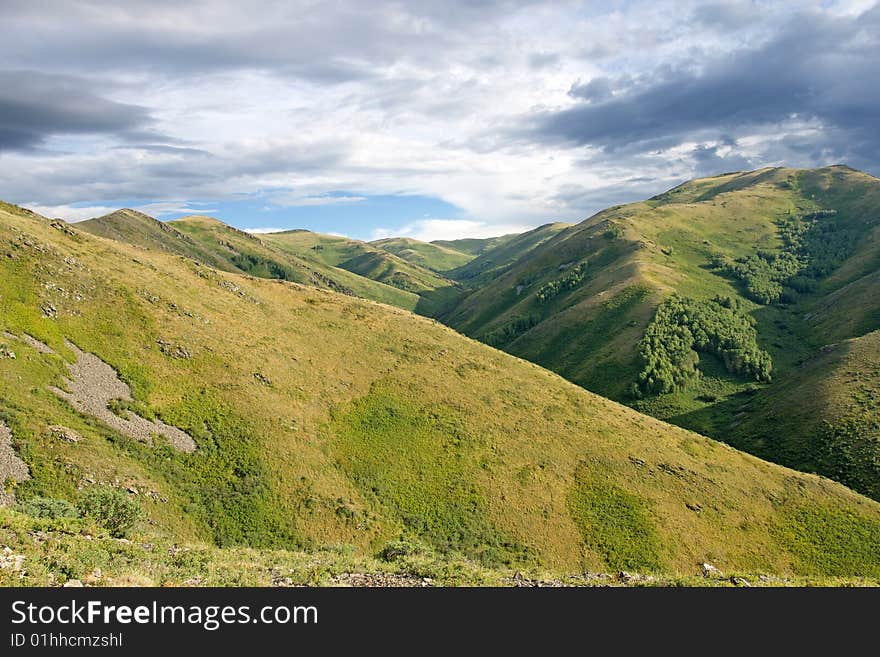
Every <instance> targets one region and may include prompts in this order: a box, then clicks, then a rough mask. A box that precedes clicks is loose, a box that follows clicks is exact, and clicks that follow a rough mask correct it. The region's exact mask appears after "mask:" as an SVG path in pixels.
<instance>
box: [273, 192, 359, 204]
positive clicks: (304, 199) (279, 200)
mask: <svg viewBox="0 0 880 657" xmlns="http://www.w3.org/2000/svg"><path fill="white" fill-rule="evenodd" d="M366 200H367V197H366V196H295V195H290V194H273V195H272V202H273V203H275V204H277V205H281V206H285V207H311V206H321V205H345V204H349V203H360V202H361V201H366Z"/></svg>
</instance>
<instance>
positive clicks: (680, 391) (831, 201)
mask: <svg viewBox="0 0 880 657" xmlns="http://www.w3.org/2000/svg"><path fill="white" fill-rule="evenodd" d="M878 238H880V181H878V180H877V179H876V178H873V177H872V176H869V175H867V174H864V173H861V172H858V171H855V170H853V169H850V168H847V167H841V166H838V167H828V168H824V169H817V170H795V169H784V168H773V169H763V170H760V171H755V172H747V173H734V174H725V175H722V176H716V177H713V178H705V179H700V180H694V181H690V182H688V183H684V184H683V185H680V186H678V187H676V188H674V189H672V190H670V191H668V192H666V193H664V194H660V195H658V196H656V197H654V198H652V199H649V200H647V201H644V202H640V203H633V204H629V205H624V206H617V207H614V208H610V209H608V210H605V211H603V212H600V213H598V214H597V215H595V216H593V217H591V218H589V219H587V220H586V221H584V222H583V223H580V224H578V225H576V226H572V227H568V228H564V229H562V230H559V231H556V232H555V233H554V235H553V236H552V237H550V238H549V239H547V240H546V241H544V242H542V243H540V244H539V245H537V246H536V247H534V248H530V249H528V250H527V251H524V252H522V253H521V254H520V255H519V256H518V257H516V258H515V259H514V260H513V261H512V262H507V264H505V265H504V266H503V267H502V268H500V270H498V271H496V272H494V273H493V276H492V277H491V278H488V277H484V278H483V279H481V280H480V279H478V282H477V283H475V284H474V285H473V288H474V289H473V290H472V291H471V292H470V293H469V295H468V296H466V297H465V298H464V299H463V300H462V301H461V302H460V303H459V304H458V305H457V306H456V307H455V308H453V309H451V310H450V311H449V312H447V313H446V314H445V315H443V317H442V319H443V321H445V322H447V323H448V324H449V325H451V326H453V327H456V328H458V329H460V330H462V331H463V332H465V333H467V334H468V335H471V336H473V337H476V338H478V339H480V340H483V341H484V342H488V343H489V344H493V345H495V346H498V347H500V348H502V349H504V350H506V351H509V352H511V353H513V354H516V355H518V356H521V357H523V358H527V359H529V360H532V361H534V362H537V363H539V364H541V365H544V366H546V367H548V368H550V369H553V370H554V371H556V372H558V373H560V374H562V375H563V376H565V377H566V378H568V379H569V380H571V381H574V382H576V383H578V384H579V385H582V386H583V387H585V388H587V389H589V390H593V391H596V392H599V393H600V394H603V395H606V396H609V397H612V398H615V399H618V400H621V401H624V402H626V403H628V404H630V405H632V406H634V407H636V408H638V409H639V410H642V411H644V412H647V413H650V414H652V415H654V416H656V417H659V418H662V419H667V420H670V421H672V422H676V423H679V424H681V425H683V426H686V427H689V428H693V429H696V430H699V431H701V432H703V433H706V434H708V435H712V436H715V437H718V438H721V439H725V438H727V437H728V436H729V435H731V433H732V432H731V429H732V428H733V429H735V428H736V427H735V426H733V423H734V422H735V421H736V420H737V418H736V417H735V416H736V415H737V413H736V412H731V409H733V408H736V407H737V406H742V405H743V395H747V396H754V397H755V400H756V403H757V401H758V400H761V399H764V398H765V395H769V396H767V397H766V399H767V400H768V401H767V403H768V404H770V403H771V402H770V401H769V400H770V399H771V397H772V395H771V393H769V392H766V391H769V390H771V389H774V387H775V386H777V385H779V384H781V383H782V382H783V381H786V380H787V379H789V378H791V379H792V382H791V384H790V385H793V386H795V385H798V383H797V382H798V380H799V377H800V374H799V371H800V370H799V369H798V368H800V366H801V365H802V364H803V363H805V362H807V361H808V360H810V359H812V358H815V357H816V356H817V354H819V353H820V352H821V350H822V348H823V346H824V345H826V344H829V343H832V342H838V341H841V340H847V339H851V338H858V337H861V336H863V335H865V334H867V333H869V332H870V331H873V330H876V329H878V328H880V296H878V294H877V290H878V289H880V288H878V286H877V282H878V280H880V279H878V278H877V277H878V276H880V239H878ZM494 254H495V250H490V251H488V252H487V253H486V254H485V256H483V257H480V258H476V259H475V260H473V261H472V262H471V263H469V264H468V265H466V266H465V268H464V269H468V268H470V269H474V268H477V267H479V266H480V263H481V261H484V259H488V258H492V257H493V255H494ZM673 293H675V294H676V295H677V296H676V299H677V300H676V301H671V300H670V296H671V295H672V294H673ZM670 304H673V305H675V304H677V306H676V308H678V310H676V309H675V308H673V305H670ZM681 308H687V309H688V311H687V312H681V310H680V309H681ZM722 317H723V319H721V318H722ZM851 365H852V366H853V367H856V368H858V367H860V365H859V364H858V363H855V362H853V363H851ZM865 366H866V367H868V365H867V364H865ZM826 374H827V375H828V376H829V378H831V377H832V373H830V372H827V373H826ZM861 375H863V376H868V372H862V374H861ZM799 394H800V395H801V396H802V398H803V399H810V398H811V396H812V395H814V394H819V392H817V391H813V390H812V389H811V388H810V387H809V386H806V385H805V386H804V387H803V388H801V389H800V392H799ZM807 406H809V405H807ZM806 412H807V413H808V414H810V415H811V418H812V419H811V420H810V421H809V422H808V423H805V424H803V425H802V426H801V425H795V424H792V425H790V426H789V428H790V429H791V430H792V431H793V432H795V433H798V432H803V434H804V435H805V436H806V435H807V434H808V433H809V431H811V429H810V427H811V426H812V424H815V423H818V422H821V421H823V420H825V419H828V420H829V421H834V418H835V417H837V416H840V415H841V414H842V413H843V411H839V410H838V411H834V412H831V411H830V410H827V409H825V408H824V407H821V406H816V407H813V408H808V409H807V411H806ZM740 415H741V414H740ZM734 433H735V432H734ZM863 439H864V440H865V441H867V442H866V443H865V445H869V444H871V435H870V434H864V433H858V437H857V438H856V440H857V441H862V440H863ZM737 444H742V445H747V444H750V443H747V442H742V443H737ZM865 449H867V450H868V452H870V450H869V449H868V448H867V447H865ZM786 450H787V448H780V451H779V453H778V454H776V453H775V452H774V448H773V446H772V445H771V446H769V447H767V448H766V449H761V450H760V451H759V453H760V454H761V455H762V456H765V457H768V458H774V459H777V460H779V461H781V462H784V463H791V464H796V463H805V462H806V461H803V460H801V461H797V460H793V459H792V458H789V457H788V456H786ZM866 453H867V452H866ZM807 460H809V459H807ZM811 462H812V461H811ZM811 469H818V470H819V471H820V472H823V473H825V474H830V475H833V476H836V477H840V476H841V475H840V474H839V468H837V467H836V466H835V467H834V468H831V467H824V466H814V467H813V466H811ZM844 480H846V481H855V480H854V479H851V478H850V479H847V478H844ZM859 486H860V490H863V491H865V492H869V491H873V490H876V489H875V488H873V485H872V486H867V485H865V484H861V483H860V484H859Z"/></svg>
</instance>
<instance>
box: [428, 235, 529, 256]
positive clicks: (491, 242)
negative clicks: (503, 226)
mask: <svg viewBox="0 0 880 657" xmlns="http://www.w3.org/2000/svg"><path fill="white" fill-rule="evenodd" d="M518 234H519V233H510V234H509V235H499V236H498V237H484V238H478V237H466V238H463V239H458V240H434V241H433V242H431V244H435V245H437V246H439V247H442V248H445V249H452V250H453V251H457V252H458V253H465V254H467V255H472V256H474V257H476V256H478V255H482V254H484V253H485V252H486V251H488V250H489V249H492V248H494V247H496V246H501V245H502V244H504V243H505V242H509V241H510V240H512V239H513V238H514V237H516V236H517V235H518Z"/></svg>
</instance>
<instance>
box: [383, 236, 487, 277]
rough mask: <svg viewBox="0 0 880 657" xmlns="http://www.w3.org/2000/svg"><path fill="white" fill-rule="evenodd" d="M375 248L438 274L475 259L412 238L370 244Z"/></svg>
mask: <svg viewBox="0 0 880 657" xmlns="http://www.w3.org/2000/svg"><path fill="white" fill-rule="evenodd" d="M370 244H372V245H373V246H375V247H377V248H379V249H382V250H383V251H387V252H388V253H393V254H394V255H396V256H398V257H400V258H403V259H404V260H406V261H407V262H410V263H412V264H414V265H418V266H420V267H424V268H425V269H430V270H431V271H436V272H447V271H449V270H450V269H457V268H458V267H462V266H464V265H466V264H467V263H468V262H470V261H471V260H473V259H474V255H473V254H470V253H462V252H461V251H456V250H454V249H451V248H449V247H446V246H442V245H440V244H438V243H431V242H422V241H420V240H415V239H412V238H410V237H391V238H388V239H382V240H376V241H374V242H370Z"/></svg>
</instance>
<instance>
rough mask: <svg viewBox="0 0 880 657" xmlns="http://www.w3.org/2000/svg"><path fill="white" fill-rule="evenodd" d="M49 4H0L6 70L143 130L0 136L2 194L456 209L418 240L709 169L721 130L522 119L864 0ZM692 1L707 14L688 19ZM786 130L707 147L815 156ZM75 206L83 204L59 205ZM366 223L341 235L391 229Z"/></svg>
mask: <svg viewBox="0 0 880 657" xmlns="http://www.w3.org/2000/svg"><path fill="white" fill-rule="evenodd" d="M46 3H49V4H50V6H51V8H52V10H51V11H48V10H46V9H45V8H44V7H43V5H44V4H46ZM46 3H39V5H40V6H39V7H37V3H24V2H22V3H14V6H13V7H10V9H9V10H8V11H4V26H5V27H6V28H7V29H6V30H5V33H4V37H5V38H4V39H2V40H0V60H2V61H3V62H4V66H6V67H7V68H10V69H17V70H31V71H40V72H42V73H44V74H65V75H75V76H78V77H79V78H80V79H82V80H84V81H86V82H87V83H88V85H89V93H92V94H95V95H100V96H101V97H102V98H105V99H106V100H107V101H109V102H111V103H118V104H123V105H126V106H132V105H136V106H138V107H143V108H144V111H145V112H146V113H147V114H148V117H143V118H144V121H145V124H144V126H146V127H148V128H149V130H150V132H149V134H148V133H146V132H145V131H144V132H141V133H139V132H138V131H137V130H135V129H134V128H137V127H138V126H139V125H140V124H137V125H135V126H133V127H132V126H129V125H128V124H124V125H122V126H121V127H120V128H119V131H117V132H112V131H111V132H105V133H101V135H98V136H95V135H93V134H92V133H88V132H83V133H79V132H78V133H75V134H73V135H71V134H68V133H64V132H63V131H61V132H58V131H57V130H56V132H52V131H47V134H46V135H41V137H45V138H44V139H42V141H40V142H39V143H40V144H41V146H40V149H39V150H37V149H32V150H29V151H24V150H15V149H14V148H10V149H9V150H2V143H0V170H2V171H3V176H2V178H0V198H3V199H5V200H9V201H12V202H25V201H28V200H30V201H34V202H35V203H34V204H35V205H39V206H40V207H43V208H47V209H48V210H47V211H48V213H49V214H52V215H53V216H55V215H60V216H62V217H65V218H70V219H72V220H79V219H84V218H88V217H89V216H94V215H95V214H101V213H103V212H105V211H110V210H112V209H114V208H109V207H103V206H105V205H109V202H108V201H107V199H118V198H130V199H143V201H142V202H144V203H146V205H145V206H144V207H149V209H147V210H145V211H146V212H148V213H153V214H156V215H165V214H173V213H179V212H185V213H189V214H201V213H212V212H211V211H210V210H206V209H205V207H206V206H200V205H193V204H188V203H187V202H185V201H177V202H174V201H169V199H211V200H213V201H215V202H216V203H218V204H219V203H220V202H222V201H230V200H234V199H240V198H242V197H243V196H245V197H248V198H251V199H255V200H256V202H257V204H258V205H257V207H259V206H260V205H262V204H264V203H271V204H272V205H273V207H275V206H277V205H279V204H280V205H288V206H290V207H297V206H299V207H303V206H305V207H310V206H315V207H317V206H322V205H328V204H331V205H333V204H342V205H348V204H357V203H360V202H362V201H363V198H364V197H368V196H373V195H398V194H403V195H423V196H431V197H436V198H439V199H442V200H444V201H446V202H448V203H450V204H452V205H454V206H456V207H457V208H458V209H459V210H460V214H457V215H456V216H463V217H471V218H474V220H473V221H471V222H470V223H458V224H456V223H448V222H446V223H436V224H434V223H427V222H413V223H412V224H411V225H410V226H408V227H406V229H407V230H409V231H410V232H411V233H412V234H413V235H414V236H415V235H427V236H441V235H442V236H448V234H447V232H446V231H449V230H462V231H467V232H468V233H469V234H480V235H488V234H501V233H504V232H510V230H511V229H512V228H513V229H516V230H519V229H521V228H528V227H533V226H536V225H538V224H542V223H546V222H548V221H554V220H563V221H575V220H579V219H583V218H584V217H585V216H586V215H588V214H590V213H592V212H593V211H595V210H598V209H600V208H601V207H604V206H605V205H609V204H614V203H619V202H624V201H626V200H632V199H633V198H634V194H637V195H638V196H642V195H650V194H652V193H657V192H659V191H662V190H663V189H664V188H666V187H668V186H671V185H672V184H674V183H676V182H680V181H681V180H682V179H685V178H688V177H691V176H693V175H694V174H695V173H697V172H704V169H705V168H706V167H711V166H715V164H714V160H707V159H705V158H704V159H703V160H699V159H698V157H697V156H696V155H697V154H699V152H700V151H698V149H699V148H700V147H704V146H705V143H706V142H708V141H717V139H718V135H712V136H710V137H707V138H706V139H702V137H701V136H698V137H700V140H699V141H697V140H694V143H695V144H696V145H695V146H694V149H692V150H691V151H687V152H673V151H672V150H671V149H673V148H675V146H676V144H664V143H656V144H647V145H644V148H643V149H642V150H640V151H638V152H636V151H627V150H626V149H624V148H620V147H614V146H613V145H612V146H609V147H608V148H600V147H597V146H595V145H592V146H589V145H588V146H584V147H571V146H570V145H569V144H559V143H538V142H535V141H534V140H531V141H530V140H529V139H527V138H526V137H525V136H524V135H523V134H522V133H523V130H522V125H523V121H524V119H525V118H528V117H534V116H536V115H538V114H541V113H545V112H558V111H559V110H561V109H565V108H570V107H573V106H575V105H576V104H577V103H579V102H582V101H579V100H578V99H577V98H575V97H572V95H570V94H569V92H570V91H571V89H572V85H573V84H575V83H576V82H577V81H580V82H581V84H582V85H588V84H589V83H590V81H592V80H595V79H601V78H608V79H611V80H615V81H617V82H619V83H620V84H621V85H624V86H626V85H627V84H632V85H636V84H637V83H639V81H641V82H642V83H644V81H645V80H650V79H653V77H654V76H659V77H661V78H662V77H663V75H664V74H665V73H664V71H665V72H666V74H668V72H669V71H674V70H678V69H690V68H695V67H699V66H700V65H702V64H704V63H705V62H707V61H710V59H713V58H715V59H718V58H724V57H725V56H726V55H727V54H730V53H735V52H736V51H738V50H743V49H744V50H748V49H750V48H751V49H754V48H757V47H759V46H760V44H762V43H766V42H767V41H768V40H771V39H772V38H773V37H774V35H778V34H779V33H780V32H781V30H782V28H783V27H784V26H786V25H795V26H797V25H798V24H799V23H798V21H799V20H801V21H802V19H803V16H814V17H817V18H816V20H817V21H819V22H823V21H826V19H827V21H828V22H829V24H830V22H831V19H832V15H833V14H837V15H838V16H840V15H843V14H847V15H849V14H852V12H853V11H859V10H862V9H864V8H866V7H867V0H846V1H843V0H841V1H838V2H832V3H818V2H816V1H815V0H802V1H799V2H791V3H775V4H774V3H760V4H759V5H756V7H757V8H758V10H759V11H758V13H757V14H756V17H755V18H754V19H753V20H743V16H745V17H748V12H747V11H746V10H748V9H749V8H750V7H751V4H748V3H745V4H744V3H742V2H739V0H736V1H735V2H732V3H730V2H714V3H700V2H696V1H693V2H690V1H688V2H681V3H674V6H675V9H674V10H672V9H671V6H672V3H670V2H654V1H650V2H649V1H648V0H634V1H631V2H626V3H578V2H559V3H549V2H545V3H527V2H523V3H519V2H506V1H505V2H480V3H474V2H472V1H469V0H463V1H460V2H456V1H454V0H450V1H449V2H444V3H419V2H408V1H407V0H401V1H400V2H389V3H383V2H374V3H369V4H368V5H365V4H364V3H358V2H333V3H316V4H312V3H310V4H309V7H308V10H307V11H306V10H304V9H303V8H302V7H295V6H293V4H292V3H290V4H288V3H281V4H279V3H273V2H264V3H261V2H258V0H254V2H253V3H249V4H248V6H247V8H243V7H244V5H242V4H241V3H234V2H232V1H231V0H226V1H225V2H224V1H222V0H215V1H214V2H211V3H195V4H194V5H193V4H191V3H187V4H180V3H155V2H146V1H145V0H141V1H140V2H137V3H134V2H132V3H125V6H122V5H120V6H119V7H117V8H116V9H114V11H113V12H112V17H111V18H109V19H108V18H107V15H106V13H105V12H96V11H94V10H93V8H90V7H89V6H87V5H86V4H77V3H69V2H64V1H63V0H46ZM133 4H135V8H132V5H133ZM440 4H442V9H441V8H440ZM706 4H711V5H712V7H710V9H712V8H713V7H714V10H712V11H710V10H707V9H704V10H703V11H702V12H701V13H700V16H701V17H702V22H700V21H697V20H691V18H692V17H693V16H695V15H696V14H695V12H697V10H698V9H699V8H700V7H702V6H704V5H706ZM435 5H436V6H435ZM728 5H730V6H731V7H733V8H734V9H736V11H732V10H730V9H729V8H728V9H725V7H727V6H728ZM193 6H194V7H195V8H192V7H193ZM744 12H745V13H744ZM822 12H825V13H822ZM799 17H800V18H799ZM683 26H686V29H685V28H684V27H683ZM869 36H870V35H869ZM840 42H841V43H844V44H847V45H846V49H848V50H846V52H850V51H851V52H852V53H854V57H855V56H857V55H859V54H864V53H866V52H867V53H869V54H870V51H866V50H864V48H865V45H864V44H862V43H859V42H855V41H854V42H852V43H851V42H850V41H848V40H847V38H846V33H845V32H844V33H842V34H841V38H840ZM866 59H867V61H869V62H870V61H873V59H872V58H871V57H867V58H866ZM865 88H870V86H868V87H865ZM145 90H148V93H145ZM824 93H825V90H821V93H820V95H821V94H824ZM822 97H824V96H822ZM854 97H856V98H858V99H859V102H861V100H862V95H860V94H856V95H855V96H854ZM864 97H865V98H873V96H871V94H867V92H866V95H865V96H864ZM110 107H116V106H115V105H112V106H110ZM37 118H39V117H37ZM638 118H639V117H638V116H636V117H635V119H638ZM624 119H626V117H624ZM637 122H638V121H637V120H633V121H632V123H634V124H635V123H637ZM62 123H63V122H62ZM113 125H114V126H115V125H116V124H115V123H114V124H113ZM144 126H141V127H142V128H143V127H144ZM111 127H113V126H111ZM113 129H114V130H115V129H116V128H113ZM59 130H60V129H59ZM108 130H110V128H108ZM783 132H784V134H783V133H781V134H780V135H779V138H778V139H775V140H773V139H768V138H767V137H766V136H765V135H760V140H759V143H757V144H754V145H753V144H752V143H751V142H750V141H749V140H750V138H751V136H752V135H750V134H734V135H732V137H734V138H735V140H736V143H733V142H731V144H730V145H729V146H725V148H728V147H729V148H730V149H731V151H732V152H730V153H727V152H726V151H725V150H724V149H716V151H714V152H715V153H716V154H717V155H718V156H719V159H720V160H724V159H729V161H733V159H735V158H736V156H738V155H739V156H745V157H747V158H748V160H749V162H752V163H754V165H755V166H760V165H762V164H765V163H769V162H776V161H778V160H780V159H781V158H782V157H784V158H785V160H786V163H787V164H792V165H796V166H799V165H812V164H816V163H818V162H817V161H816V160H817V159H822V158H824V157H825V155H824V154H822V153H823V152H821V151H819V150H817V149H816V148H811V147H812V146H815V145H816V144H817V143H819V140H820V139H821V135H822V133H821V132H820V133H817V134H818V135H819V136H804V137H801V138H799V139H798V141H797V143H789V142H790V140H789V142H787V141H785V139H784V138H785V137H786V136H792V135H794V133H792V132H790V131H788V130H787V129H786V130H785V131H783ZM56 133H57V134H56ZM826 133H827V131H826ZM156 140H160V141H162V143H157V142H156ZM828 140H829V142H830V141H832V139H831V137H828ZM833 141H834V142H835V143H836V144H843V146H846V141H847V140H846V139H844V138H839V139H838V137H837V135H834V140H833ZM862 141H864V140H862ZM700 142H702V143H700ZM120 145H122V146H125V147H124V148H119V146H120ZM704 150H705V149H704ZM816 153H820V155H816ZM722 156H723V157H722ZM866 157H867V156H866ZM851 163H852V164H854V165H855V166H859V165H860V163H859V162H857V161H853V162H851ZM634 181H636V182H634ZM573 189H577V190H578V193H577V194H572V193H571V190H573ZM273 190H294V191H293V192H292V193H291V192H283V191H273ZM346 191H347V192H348V193H349V194H350V195H342V196H340V195H339V194H340V193H341V192H346ZM355 194H356V195H355ZM148 200H150V201H153V203H147V201H148ZM83 204H86V205H91V206H94V207H93V208H83V207H72V206H73V205H83ZM35 209H36V208H35ZM142 209H143V208H142ZM258 213H259V210H258V211H256V212H255V214H258ZM414 216H416V215H414ZM262 221H264V222H266V221H270V220H269V219H263V220H262ZM271 221H272V222H273V223H274V222H276V221H278V220H277V219H272V220H271ZM432 221H438V222H443V220H432ZM456 221H463V220H456ZM254 222H255V223H258V222H259V220H255V221H254ZM364 222H365V223H364V225H363V226H362V227H358V228H350V227H348V226H346V230H350V232H351V233H352V234H358V235H361V234H369V233H370V231H376V232H377V234H378V232H381V231H382V228H377V227H376V226H377V224H378V225H380V226H384V227H385V228H388V227H389V223H388V222H387V221H385V222H383V221H381V220H378V221H377V220H375V219H369V220H367V219H365V220H364ZM392 232H393V233H395V234H398V233H399V232H400V231H399V230H394V231H392Z"/></svg>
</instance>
